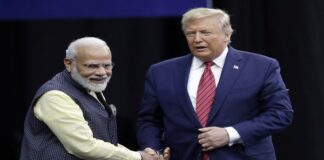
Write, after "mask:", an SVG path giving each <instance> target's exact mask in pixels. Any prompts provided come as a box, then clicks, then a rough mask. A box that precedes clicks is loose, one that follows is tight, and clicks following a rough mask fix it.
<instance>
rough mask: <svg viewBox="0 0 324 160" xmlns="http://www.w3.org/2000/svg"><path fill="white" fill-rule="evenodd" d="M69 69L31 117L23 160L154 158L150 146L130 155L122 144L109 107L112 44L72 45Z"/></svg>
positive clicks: (50, 85)
mask: <svg viewBox="0 0 324 160" xmlns="http://www.w3.org/2000/svg"><path fill="white" fill-rule="evenodd" d="M64 65H65V70H64V71H62V72H60V73H58V74H57V75H55V76H54V77H53V78H52V79H51V80H49V81H47V82H46V83H45V84H43V85H42V86H41V87H40V88H39V89H38V91H37V93H36V94H35V96H34V98H33V101H32V103H31V107H30V108H29V111H28V113H27V115H26V119H25V128H24V137H23V143H22V150H21V155H20V159H21V160H39V159H58V160H63V159H64V160H72V159H73V160H74V159H102V160H108V159H109V160H141V159H143V160H146V159H148V160H150V159H159V158H161V159H163V158H165V159H167V158H168V154H169V150H168V149H167V150H166V151H165V153H166V154H165V157H161V156H160V157H159V156H158V155H157V154H154V153H155V152H154V151H153V150H152V149H150V148H147V149H145V151H138V152H136V151H131V150H129V149H127V148H126V147H124V146H122V145H121V144H118V141H117V126H116V115H115V112H114V110H113V109H112V108H111V106H109V105H107V103H106V101H105V98H104V97H103V94H102V91H104V90H105V89H106V86H107V83H108V82H109V80H110V78H111V75H112V69H113V66H114V65H113V62H112V55H111V51H110V49H109V47H108V45H107V44H106V43H105V42H104V41H103V40H101V39H99V38H96V37H84V38H80V39H77V40H75V41H73V42H72V43H71V44H70V45H69V46H68V49H67V50H66V57H65V59H64Z"/></svg>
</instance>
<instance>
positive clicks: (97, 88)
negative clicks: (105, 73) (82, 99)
mask: <svg viewBox="0 0 324 160" xmlns="http://www.w3.org/2000/svg"><path fill="white" fill-rule="evenodd" d="M71 77H72V78H73V79H74V80H75V81H76V82H78V83H79V84H80V85H81V86H83V87H84V88H86V89H89V90H91V91H94V92H102V91H104V90H105V89H106V87H107V84H108V82H109V80H110V78H111V76H109V77H107V78H106V79H105V82H104V83H102V84H96V83H91V81H90V77H88V78H84V77H82V76H81V75H80V74H79V72H78V71H77V68H76V67H72V70H71Z"/></svg>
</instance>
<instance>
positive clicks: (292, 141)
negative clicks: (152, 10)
mask: <svg viewBox="0 0 324 160" xmlns="http://www.w3.org/2000/svg"><path fill="white" fill-rule="evenodd" d="M1 2H5V0H0V8H1V4H4V3H1ZM7 2H8V1H7ZM2 7H3V6H2ZM213 7H217V8H222V9H225V10H227V11H228V12H229V14H230V15H231V20H232V25H233V28H234V30H235V32H234V35H233V37H232V43H231V45H232V46H233V47H235V48H237V49H241V50H249V51H254V52H259V53H261V54H264V55H268V56H271V57H274V58H276V59H278V61H279V62H280V64H281V69H282V70H281V71H282V75H283V78H284V80H285V82H286V85H287V87H288V88H289V89H290V95H291V99H292V103H293V106H294V110H295V118H294V121H293V124H292V125H291V126H290V127H289V128H288V129H287V130H285V131H283V132H281V133H279V134H276V135H274V143H275V146H276V152H277V158H278V160H291V159H294V160H306V159H307V160H308V159H310V160H323V159H324V151H323V148H324V138H323V135H324V125H323V122H324V85H323V82H324V74H323V73H324V67H323V63H324V45H323V44H324V32H323V30H324V1H321V0H307V1H306V0H285V1H282V0H272V1H266V0H244V1H242V0H214V2H213ZM142 9H143V8H142ZM0 13H2V12H1V10H0ZM180 20H181V16H180V15H167V16H165V15H164V16H155V17H152V16H149V17H143V16H138V17H107V18H104V17H98V16H97V17H96V16H94V17H85V18H84V17H83V18H48V19H47V18H44V17H42V18H41V19H37V18H35V19H19V18H18V19H12V18H3V19H2V20H1V19H0V35H1V38H0V46H1V56H2V57H3V58H2V62H1V63H0V64H1V70H2V75H1V79H2V87H1V88H2V93H1V102H2V105H1V107H2V111H1V116H0V117H1V122H2V127H1V128H2V130H1V142H2V143H1V145H2V147H3V148H4V149H2V150H1V151H0V152H1V159H13V160H15V159H18V157H19V152H20V143H21V138H22V134H23V121H24V117H25V114H26V112H27V109H28V106H29V103H30V101H31V99H32V97H33V94H34V93H35V91H36V90H37V88H38V87H39V86H40V85H41V84H42V83H44V82H45V81H46V80H48V79H49V78H51V77H52V76H53V75H54V74H55V73H57V72H59V71H61V70H63V69H64V68H63V58H64V56H65V49H66V48H67V45H68V44H69V43H70V42H71V41H72V40H74V39H76V38H79V37H83V36H97V37H100V38H102V39H104V40H105V41H106V42H107V43H108V44H109V46H110V47H111V50H112V54H113V61H114V62H115V63H116V67H115V68H114V73H113V78H112V80H111V83H110V84H109V87H108V89H107V91H106V92H105V94H106V96H107V97H108V100H109V102H110V103H114V104H115V105H116V106H117V108H118V127H119V128H118V129H119V137H120V142H121V144H124V145H125V146H127V147H129V148H131V149H133V150H136V149H137V144H136V139H135V125H134V124H135V120H136V112H137V110H138V107H139V104H140V100H141V95H142V93H143V84H144V75H145V72H146V70H147V69H148V67H149V65H151V64H153V63H155V62H158V61H161V60H165V59H168V58H172V57H176V56H181V55H185V54H187V53H189V49H188V48H187V45H186V42H185V38H184V36H183V35H182V31H181V25H180Z"/></svg>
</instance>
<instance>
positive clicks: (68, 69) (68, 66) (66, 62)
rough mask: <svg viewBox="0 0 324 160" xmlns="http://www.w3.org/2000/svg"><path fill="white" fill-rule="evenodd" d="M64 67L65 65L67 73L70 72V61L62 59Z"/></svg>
mask: <svg viewBox="0 0 324 160" xmlns="http://www.w3.org/2000/svg"><path fill="white" fill-rule="evenodd" d="M64 65H65V69H66V70H67V71H68V72H71V70H72V60H71V59H66V58H64Z"/></svg>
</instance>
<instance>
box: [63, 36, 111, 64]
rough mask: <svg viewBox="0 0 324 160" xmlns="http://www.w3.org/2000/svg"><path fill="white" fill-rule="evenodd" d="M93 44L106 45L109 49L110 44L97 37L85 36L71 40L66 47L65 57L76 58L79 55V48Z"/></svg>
mask: <svg viewBox="0 0 324 160" xmlns="http://www.w3.org/2000/svg"><path fill="white" fill-rule="evenodd" d="M88 46H89V47H91V46H105V47H107V48H108V50H110V49H109V46H108V45H107V43H106V42H105V41H103V40H102V39H100V38H97V37H83V38H79V39H77V40H74V41H73V42H71V43H70V44H69V46H68V48H67V49H66V54H65V58H66V59H74V58H75V56H76V55H77V51H78V48H80V47H88ZM109 53H110V52H109Z"/></svg>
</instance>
